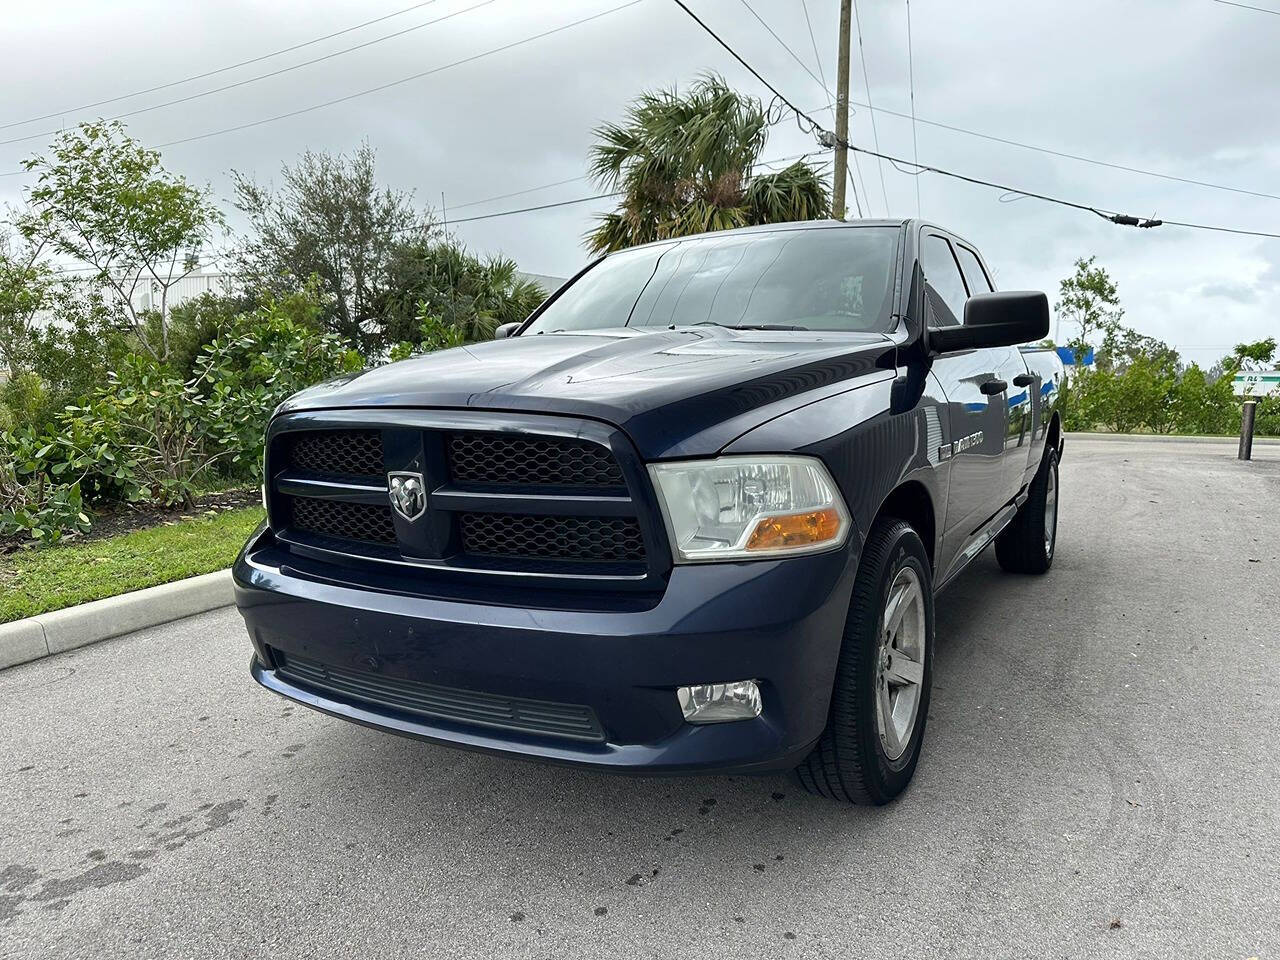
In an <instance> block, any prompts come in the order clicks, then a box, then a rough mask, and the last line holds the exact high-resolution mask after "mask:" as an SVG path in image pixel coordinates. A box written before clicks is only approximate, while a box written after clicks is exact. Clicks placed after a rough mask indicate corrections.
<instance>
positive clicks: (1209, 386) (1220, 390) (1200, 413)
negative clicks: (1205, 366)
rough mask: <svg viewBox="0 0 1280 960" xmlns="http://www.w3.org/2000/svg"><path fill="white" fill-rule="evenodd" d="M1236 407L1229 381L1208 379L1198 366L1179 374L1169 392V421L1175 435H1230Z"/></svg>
mask: <svg viewBox="0 0 1280 960" xmlns="http://www.w3.org/2000/svg"><path fill="white" fill-rule="evenodd" d="M1237 406H1238V404H1237V403H1236V400H1235V396H1234V395H1233V394H1232V391H1231V378H1230V377H1218V378H1217V379H1210V378H1209V376H1208V375H1207V374H1206V373H1205V371H1204V370H1202V369H1200V367H1199V365H1198V364H1194V363H1193V364H1191V366H1189V367H1187V369H1185V370H1183V371H1182V376H1180V377H1179V378H1178V383H1177V385H1176V386H1175V387H1174V390H1173V421H1174V429H1175V430H1177V432H1178V433H1189V434H1200V433H1209V434H1214V433H1216V434H1221V433H1230V432H1231V429H1232V428H1231V414H1232V412H1233V410H1234V409H1235V407H1237Z"/></svg>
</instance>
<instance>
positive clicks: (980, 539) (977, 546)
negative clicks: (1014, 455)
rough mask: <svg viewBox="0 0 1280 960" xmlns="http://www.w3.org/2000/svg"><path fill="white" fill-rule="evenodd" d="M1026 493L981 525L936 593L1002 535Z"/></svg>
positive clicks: (936, 588) (1024, 499)
mask: <svg viewBox="0 0 1280 960" xmlns="http://www.w3.org/2000/svg"><path fill="white" fill-rule="evenodd" d="M1026 499H1027V498H1026V494H1025V493H1024V494H1022V495H1021V499H1020V500H1019V499H1015V500H1014V501H1013V502H1012V503H1008V504H1005V506H1004V508H1003V509H1002V510H1001V511H1000V512H999V513H997V514H996V515H995V516H994V517H992V518H991V520H990V521H988V522H987V524H986V525H985V526H984V527H979V528H978V529H979V531H980V532H979V533H978V534H977V536H975V537H974V538H973V542H972V543H970V544H969V545H968V546H967V547H965V548H964V550H962V551H961V552H960V556H959V557H958V558H957V559H956V563H955V564H954V565H953V566H952V568H951V572H950V573H948V574H947V578H946V579H945V580H943V581H942V582H941V583H940V584H938V585H937V586H936V587H935V588H934V591H933V592H934V593H939V592H941V590H942V588H943V587H945V586H946V585H947V584H949V583H950V582H951V581H952V580H954V579H955V578H956V577H957V576H959V575H960V573H961V572H962V571H963V570H964V568H965V567H967V566H969V563H970V562H971V561H972V560H973V558H974V557H976V556H977V555H978V554H980V553H981V552H982V551H983V550H985V549H986V548H987V547H988V546H990V544H991V541H992V540H994V539H995V538H996V537H998V536H1000V533H1001V532H1002V531H1003V530H1004V528H1005V527H1007V526H1008V525H1009V524H1010V523H1012V522H1013V518H1014V517H1016V516H1017V515H1018V508H1019V507H1020V506H1021V505H1022V503H1023V502H1025V501H1026Z"/></svg>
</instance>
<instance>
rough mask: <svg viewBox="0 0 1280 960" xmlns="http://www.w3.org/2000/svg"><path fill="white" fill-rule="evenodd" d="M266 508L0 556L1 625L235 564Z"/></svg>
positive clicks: (195, 519) (220, 513)
mask: <svg viewBox="0 0 1280 960" xmlns="http://www.w3.org/2000/svg"><path fill="white" fill-rule="evenodd" d="M261 520H262V508H261V507H242V508H240V509H237V510H224V511H221V512H219V513H218V514H217V515H216V516H200V517H196V518H194V519H191V520H178V521H174V522H173V523H170V524H164V525H161V526H156V527H149V528H147V529H146V530H135V531H133V532H132V533H123V534H120V535H119V536H115V537H109V538H107V539H105V540H94V541H90V542H88V543H71V544H67V545H65V546H55V547H49V548H47V549H43V550H20V551H18V552H17V553H13V554H10V555H9V556H6V557H0V623H8V622H9V621H11V620H21V619H22V618H23V617H31V616H34V615H36V614H37V613H48V612H49V611H50V610H60V609H62V608H63V607H71V606H75V605H76V604H77V603H84V602H86V601H88V600H101V599H102V598H103V597H114V596H117V595H118V594H121V593H128V592H129V591H130V590H140V589H142V588H143V587H154V586H156V585H157V584H160V583H171V582H172V581H174V580H183V579H185V578H187V577H194V576H197V575H199V574H202V573H212V572H213V571H214V570H222V569H224V568H225V567H229V566H231V563H232V561H233V560H235V558H236V554H237V553H238V552H239V551H240V548H241V547H242V546H244V542H245V541H246V540H247V539H248V538H249V534H250V533H252V532H253V529H254V527H256V526H257V525H258V523H259V522H260V521H261Z"/></svg>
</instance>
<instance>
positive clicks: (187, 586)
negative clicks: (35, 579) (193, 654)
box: [0, 570, 234, 670]
mask: <svg viewBox="0 0 1280 960" xmlns="http://www.w3.org/2000/svg"><path fill="white" fill-rule="evenodd" d="M233 601H234V594H233V593H232V588H231V571H230V570H219V571H217V572H215V573H206V574H205V575H204V576H201V577H190V578H188V579H186V580H179V581H177V582H175V583H165V584H161V585H160V586H158V587H148V588H147V589H145V590H134V591H132V592H131V593H123V594H121V595H120V596H118V597H108V598H107V599H105V600H93V601H91V602H89V603H82V604H80V605H79V606H75V607H68V608H67V609H65V610H55V611H53V612H52V613H41V614H37V615H36V616H34V617H28V618H27V619H25V620H17V621H14V622H13V623H3V624H0V670H3V669H4V668H5V667H13V666H16V665H18V664H20V663H28V662H29V661H31V660H39V659H40V658H41V657H49V656H52V655H53V654H55V653H63V652H65V651H67V650H74V649H76V648H77V647H85V646H88V645H89V644H91V643H97V642H98V641H99V640H109V639H111V638H112V637H118V636H120V635H121V634H125V633H132V632H133V631H135V630H145V629H146V628H147V627H154V626H158V625H159V624H162V623H169V622H170V621H172V620H181V619H182V618H183V617H190V616H194V615H195V614H197V613H204V612H205V611H207V610H216V609H218V608H219V607H225V606H228V605H230V604H231V603H232V602H233Z"/></svg>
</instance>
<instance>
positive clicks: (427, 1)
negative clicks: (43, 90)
mask: <svg viewBox="0 0 1280 960" xmlns="http://www.w3.org/2000/svg"><path fill="white" fill-rule="evenodd" d="M435 2H436V0H424V2H422V3H415V4H414V5H413V6H411V7H405V8H404V9H403V10H397V11H395V12H394V13H388V14H384V15H383V16H381V17H375V18H374V19H372V20H365V21H364V22H363V23H357V24H355V25H354V26H351V27H344V28H343V29H341V30H338V31H336V32H334V33H327V34H325V35H324V36H323V37H316V38H315V39H314V40H306V41H303V42H302V43H295V44H294V45H293V46H291V47H283V48H282V49H280V50H273V51H271V52H270V53H264V54H262V56H260V57H251V58H250V59H248V60H241V61H239V62H238V63H233V64H231V65H230V66H226V67H218V68H217V69H216V70H206V71H205V72H204V73H196V74H192V75H191V76H189V77H183V78H182V79H181V80H170V81H169V82H167V83H158V84H156V85H155V86H154V87H147V88H145V89H143V90H135V91H133V93H122V94H120V96H118V97H108V98H107V99H105V100H95V101H93V102H92V103H82V104H80V105H79V106H75V107H67V108H66V109H65V110H55V111H53V112H52V113H45V114H42V115H40V116H38V117H28V118H27V119H25V120H11V121H9V122H8V123H3V124H0V130H7V129H8V128H9V127H20V126H22V125H23V124H24V123H36V122H37V121H39V120H51V119H53V118H54V117H60V116H62V115H64V114H68V113H77V112H79V111H81V110H90V109H92V108H93V107H101V106H104V105H105V104H108V103H118V102H119V101H121V100H130V99H132V98H133V97H140V96H142V95H143V94H144V93H155V92H156V91H157V90H167V89H168V88H169V87H177V86H181V85H182V84H184V83H191V82H192V81H193V80H203V79H205V78H206V77H213V76H217V75H218V74H220V73H227V72H228V71H230V70H236V69H238V68H240V67H247V66H249V65H250V64H254V63H261V62H262V61H263V60H270V59H271V58H272V57H278V56H280V55H281V54H285V53H292V52H293V51H294V50H301V49H302V48H303V47H310V46H313V45H315V44H317V43H323V42H324V41H325V40H332V39H333V38H334V37H340V36H342V35H343V34H345V33H352V32H353V31H355V30H359V29H361V28H362V27H371V26H373V25H374V24H375V23H382V22H383V21H384V20H390V19H392V18H393V17H399V16H403V15H404V14H406V13H412V12H413V11H414V10H418V9H420V8H422V7H427V6H430V5H431V4H433V3H435Z"/></svg>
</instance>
